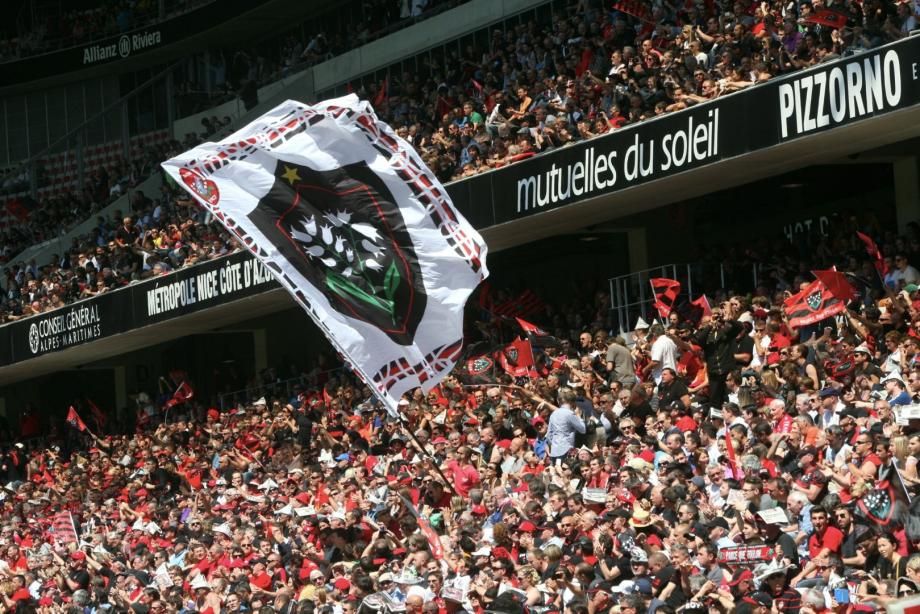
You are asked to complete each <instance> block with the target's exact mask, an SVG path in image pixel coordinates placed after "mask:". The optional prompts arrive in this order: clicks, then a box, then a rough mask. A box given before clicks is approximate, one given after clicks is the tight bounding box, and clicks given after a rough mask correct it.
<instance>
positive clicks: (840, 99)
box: [447, 37, 920, 228]
mask: <svg viewBox="0 0 920 614" xmlns="http://www.w3.org/2000/svg"><path fill="white" fill-rule="evenodd" d="M918 65H920V37H912V38H909V39H904V40H902V41H899V42H896V43H893V44H891V45H888V46H885V47H881V48H879V49H875V50H872V51H868V52H865V53H862V54H859V55H854V56H850V57H847V58H841V59H839V60H837V61H834V62H828V63H826V64H821V65H820V66H817V67H814V68H811V69H809V70H805V71H799V72H796V73H793V74H791V75H789V76H787V77H781V78H777V79H773V80H771V81H768V82H766V83H764V84H761V85H758V86H756V87H752V88H750V89H748V90H743V91H740V92H737V93H735V94H732V95H729V96H725V97H724V98H717V99H715V100H714V101H712V102H708V103H705V104H700V105H696V106H693V107H691V108H689V109H686V110H683V111H679V112H676V113H670V114H668V115H663V116H661V117H657V118H654V119H651V120H647V121H645V122H642V123H639V124H635V125H631V126H627V127H625V128H622V129H619V130H616V131H614V132H612V133H609V134H607V135H604V136H602V137H600V138H596V139H592V140H589V141H583V142H580V143H578V144H575V145H572V146H570V147H565V148H563V149H560V150H556V151H553V152H550V153H547V154H544V155H540V156H536V157H533V158H530V159H529V160H526V161H524V162H519V163H517V164H513V165H511V166H508V167H505V168H502V169H500V170H496V171H492V172H489V173H485V174H482V175H478V176H475V177H472V178H470V179H466V180H462V181H456V182H454V183H452V184H450V185H448V186H447V189H448V192H449V193H450V195H451V198H452V199H453V201H454V203H456V204H457V206H458V208H459V209H460V211H461V212H462V213H463V214H464V215H465V216H467V218H468V219H470V221H471V222H472V223H473V224H474V225H475V226H476V227H477V228H484V227H487V226H492V225H495V224H501V223H504V222H511V221H514V220H518V219H523V218H525V217H528V216H530V215H534V214H537V213H542V212H544V211H549V210H552V209H555V208H558V207H561V206H565V205H568V204H573V203H576V202H580V201H584V200H587V199H591V198H594V197H597V196H603V195H606V194H611V193H613V192H617V191H619V190H623V189H626V188H629V187H633V186H637V185H641V184H644V183H648V182H650V181H654V180H656V179H661V178H664V177H668V176H671V175H674V174H677V173H680V172H684V171H687V170H690V169H695V168H699V167H702V166H706V165H709V164H713V163H716V162H719V161H720V160H725V159H728V158H733V157H736V156H739V155H743V154H746V153H751V152H754V151H758V150H763V149H766V148H769V147H773V146H776V145H779V144H782V143H784V142H786V141H791V140H793V139H797V138H802V137H807V136H810V135H811V134H814V133H817V132H821V131H824V130H829V129H831V128H834V127H837V126H842V125H846V124H850V123H854V122H858V121H861V120H864V119H866V118H868V117H875V116H879V115H884V114H887V113H891V112H894V111H897V110H899V109H904V108H906V107H910V106H913V105H916V104H917V103H918V102H920V68H918Z"/></svg>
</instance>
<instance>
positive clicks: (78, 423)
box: [67, 405, 86, 431]
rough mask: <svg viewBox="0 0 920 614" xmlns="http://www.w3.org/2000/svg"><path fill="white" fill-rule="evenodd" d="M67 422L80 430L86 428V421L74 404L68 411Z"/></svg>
mask: <svg viewBox="0 0 920 614" xmlns="http://www.w3.org/2000/svg"><path fill="white" fill-rule="evenodd" d="M67 422H68V423H70V426H72V427H74V428H75V429H77V430H78V431H85V430H86V423H85V422H83V420H81V419H80V414H78V413H77V410H76V409H74V408H73V405H71V406H70V411H68V412H67Z"/></svg>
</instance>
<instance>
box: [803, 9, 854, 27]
mask: <svg viewBox="0 0 920 614" xmlns="http://www.w3.org/2000/svg"><path fill="white" fill-rule="evenodd" d="M804 22H805V23H817V24H820V25H822V26H827V27H828V28H834V29H835V30H836V29H838V28H845V27H846V25H847V16H846V15H844V14H843V13H840V12H837V11H835V10H832V9H821V10H820V11H815V14H814V15H812V16H811V17H806V18H805V20H804Z"/></svg>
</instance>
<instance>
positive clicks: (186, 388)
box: [166, 381, 195, 409]
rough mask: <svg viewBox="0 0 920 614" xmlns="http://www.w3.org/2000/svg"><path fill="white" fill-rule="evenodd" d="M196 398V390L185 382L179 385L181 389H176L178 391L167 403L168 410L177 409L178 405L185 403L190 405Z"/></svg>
mask: <svg viewBox="0 0 920 614" xmlns="http://www.w3.org/2000/svg"><path fill="white" fill-rule="evenodd" d="M194 396H195V390H194V389H193V388H192V386H191V385H190V384H189V383H188V382H186V381H183V382H181V383H180V384H179V387H178V388H176V391H175V392H174V393H173V395H172V398H171V399H169V400H168V401H166V409H169V408H171V407H175V406H176V405H181V404H183V403H188V402H189V401H191V400H192V398H194Z"/></svg>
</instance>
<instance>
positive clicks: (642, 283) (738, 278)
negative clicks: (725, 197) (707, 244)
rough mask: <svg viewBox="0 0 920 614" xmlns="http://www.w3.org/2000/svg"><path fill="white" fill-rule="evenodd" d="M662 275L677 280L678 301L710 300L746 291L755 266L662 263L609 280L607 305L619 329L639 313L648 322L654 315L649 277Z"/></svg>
mask: <svg viewBox="0 0 920 614" xmlns="http://www.w3.org/2000/svg"><path fill="white" fill-rule="evenodd" d="M655 277H666V278H668V279H674V280H677V281H678V282H680V289H681V294H680V297H679V298H678V303H677V304H678V305H679V304H681V303H682V302H683V301H687V302H689V301H692V300H695V299H698V298H699V297H700V296H702V295H703V294H706V295H707V296H708V298H709V299H710V301H711V302H713V304H714V302H715V300H718V299H719V298H721V297H723V296H725V295H728V294H733V293H739V292H744V293H746V292H750V291H752V290H753V289H755V288H756V287H757V285H758V275H757V266H756V265H754V266H751V268H750V270H748V269H747V267H740V266H726V265H725V264H724V263H702V262H697V263H692V264H666V265H662V266H658V267H653V268H650V269H644V270H642V271H636V272H633V273H629V274H627V275H620V276H618V277H613V278H611V279H610V280H609V283H610V308H611V309H612V310H613V311H614V312H615V313H616V322H617V325H618V326H619V329H620V331H621V332H626V331H631V330H633V329H634V328H635V325H636V322H637V321H638V319H639V318H640V317H641V318H643V319H645V321H646V322H649V323H651V322H652V321H653V320H655V319H656V318H657V317H658V313H657V311H655V309H654V307H653V305H652V303H653V301H654V298H655V297H654V294H653V293H652V286H651V283H650V281H649V280H651V279H652V278H655Z"/></svg>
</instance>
